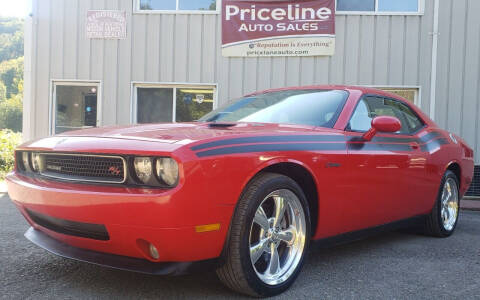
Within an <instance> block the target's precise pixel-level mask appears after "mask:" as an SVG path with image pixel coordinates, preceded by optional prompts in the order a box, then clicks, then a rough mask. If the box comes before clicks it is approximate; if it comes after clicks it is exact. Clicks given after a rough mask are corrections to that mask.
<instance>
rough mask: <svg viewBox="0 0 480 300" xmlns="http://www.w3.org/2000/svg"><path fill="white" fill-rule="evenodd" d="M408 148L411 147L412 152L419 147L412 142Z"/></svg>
mask: <svg viewBox="0 0 480 300" xmlns="http://www.w3.org/2000/svg"><path fill="white" fill-rule="evenodd" d="M410 147H412V149H414V150H417V149H419V148H420V145H419V144H418V143H417V142H413V143H410Z"/></svg>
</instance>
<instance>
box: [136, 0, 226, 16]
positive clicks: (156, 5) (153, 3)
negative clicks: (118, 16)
mask: <svg viewBox="0 0 480 300" xmlns="http://www.w3.org/2000/svg"><path fill="white" fill-rule="evenodd" d="M137 11H141V12H155V11H156V12H201V13H209V12H210V13H211V12H214V13H216V12H217V0H137Z"/></svg>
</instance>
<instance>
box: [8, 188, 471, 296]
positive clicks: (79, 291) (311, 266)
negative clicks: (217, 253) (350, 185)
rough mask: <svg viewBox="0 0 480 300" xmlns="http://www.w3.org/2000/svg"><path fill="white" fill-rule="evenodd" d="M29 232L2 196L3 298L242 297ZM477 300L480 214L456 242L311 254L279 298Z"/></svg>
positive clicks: (366, 244)
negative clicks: (65, 250) (62, 246)
mask: <svg viewBox="0 0 480 300" xmlns="http://www.w3.org/2000/svg"><path fill="white" fill-rule="evenodd" d="M27 228H28V226H27V223H26V222H25V221H24V220H23V217H22V216H21V215H20V214H19V213H18V212H17V211H16V209H15V208H14V206H13V204H12V203H11V202H10V201H9V199H8V197H7V196H6V195H4V196H1V195H0V297H4V298H5V299H25V298H30V299H44V298H50V299H53V298H54V299H68V298H75V299H80V298H81V299H148V298H152V299H153V298H156V299H159V298H168V299H172V298H183V299H192V298H202V299H224V298H236V297H239V296H237V295H236V294H234V293H231V292H230V291H229V290H228V289H226V288H224V287H223V286H222V285H221V283H220V282H219V281H218V280H217V279H216V277H215V274H214V273H213V272H210V273H206V274H197V275H189V276H182V277H175V278H173V277H170V278H166V277H155V276H147V275H141V274H135V273H129V272H123V271H117V270H111V269H106V268H101V267H97V266H93V265H89V264H84V263H78V262H75V261H71V260H66V259H63V258H59V257H56V256H54V255H52V254H49V253H47V252H45V251H44V250H42V249H39V248H38V247H36V246H34V245H32V244H30V243H29V242H28V241H27V240H26V239H25V238H23V233H24V232H25V230H26V229H27ZM433 297H435V298H439V299H452V298H457V299H459V298H462V299H474V298H477V299H478V298H479V297H480V212H462V214H461V218H460V223H459V225H458V228H457V231H456V233H455V235H454V236H453V237H451V238H449V239H436V238H429V237H424V236H420V235H413V234H405V233H398V232H395V233H389V234H384V235H380V236H377V237H374V238H370V239H367V240H363V241H360V242H355V243H352V244H349V245H345V246H339V247H335V248H332V249H327V250H320V251H315V252H312V253H310V255H309V257H308V261H307V264H306V266H305V268H304V269H303V272H302V274H301V275H300V276H299V278H298V280H297V282H296V283H295V284H294V286H293V287H292V289H290V290H289V291H288V292H287V293H285V294H283V295H282V296H280V297H279V298H281V299H298V298H300V299H352V298H356V299H366V298H368V299H373V298H378V299H380V298H381V299H392V298H397V299H408V298H415V299H421V298H423V299H427V298H428V299H432V298H433Z"/></svg>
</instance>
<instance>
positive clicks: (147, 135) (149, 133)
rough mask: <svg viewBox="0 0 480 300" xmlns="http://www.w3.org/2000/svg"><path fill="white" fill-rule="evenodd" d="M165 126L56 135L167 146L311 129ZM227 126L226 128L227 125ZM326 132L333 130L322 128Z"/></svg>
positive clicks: (261, 125) (244, 125) (262, 125)
mask: <svg viewBox="0 0 480 300" xmlns="http://www.w3.org/2000/svg"><path fill="white" fill-rule="evenodd" d="M222 125H223V124H213V126H212V124H211V123H176V124H175V123H168V124H148V125H134V126H124V127H118V126H115V127H103V128H93V129H87V130H80V131H72V132H68V133H65V134H61V135H58V136H60V137H61V136H77V137H105V138H117V139H130V140H144V141H156V142H162V143H169V144H182V145H185V144H189V143H193V142H196V141H200V140H205V139H212V138H218V137H230V136H237V135H245V134H246V135H250V134H254V135H256V134H259V135H261V134H267V133H268V134H272V133H273V134H281V133H294V132H308V131H311V130H313V129H314V127H310V126H302V125H282V124H265V123H229V124H225V126H222ZM227 125H228V126H227ZM325 131H334V130H332V129H325Z"/></svg>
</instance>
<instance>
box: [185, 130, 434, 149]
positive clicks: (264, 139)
mask: <svg viewBox="0 0 480 300" xmlns="http://www.w3.org/2000/svg"><path fill="white" fill-rule="evenodd" d="M439 136H441V135H440V133H438V132H436V131H433V132H430V133H428V134H427V135H425V136H423V137H421V138H419V139H417V138H397V137H381V136H377V137H374V138H373V139H372V142H376V143H415V142H416V143H418V144H424V143H427V142H429V141H431V140H432V139H433V138H436V137H439ZM345 141H346V137H345V136H343V135H278V136H254V137H241V138H231V139H225V140H219V141H214V142H208V143H204V144H200V145H196V146H193V147H191V148H190V149H191V150H193V151H199V150H204V149H208V148H214V147H222V146H232V145H239V144H255V143H289V142H290V143H292V142H345ZM350 141H354V142H359V141H360V140H359V139H358V137H352V138H351V139H350Z"/></svg>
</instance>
